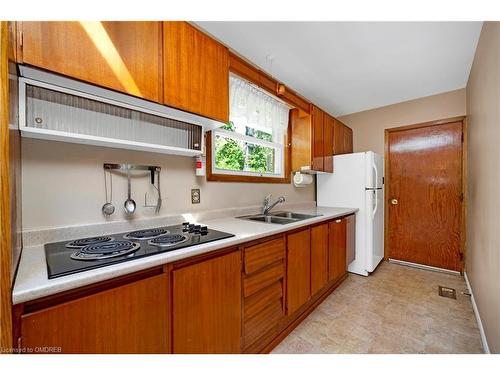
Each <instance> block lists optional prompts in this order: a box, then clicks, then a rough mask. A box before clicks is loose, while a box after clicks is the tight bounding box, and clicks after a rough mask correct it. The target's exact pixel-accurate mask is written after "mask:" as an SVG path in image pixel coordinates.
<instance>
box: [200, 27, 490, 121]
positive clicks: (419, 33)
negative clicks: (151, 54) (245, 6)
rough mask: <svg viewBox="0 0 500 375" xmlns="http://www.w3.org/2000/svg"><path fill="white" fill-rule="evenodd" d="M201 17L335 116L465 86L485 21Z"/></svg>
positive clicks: (224, 38) (234, 46) (222, 38)
mask: <svg viewBox="0 0 500 375" xmlns="http://www.w3.org/2000/svg"><path fill="white" fill-rule="evenodd" d="M196 24H197V25H199V26H200V27H201V28H202V29H204V30H206V31H207V32H208V33H210V34H212V35H213V36H215V37H216V38H217V39H219V40H220V41H222V42H223V43H224V44H226V45H227V46H228V47H230V48H231V49H233V50H234V51H236V52H237V53H239V54H240V55H242V56H243V57H245V58H247V59H248V60H250V61H252V62H253V63H254V64H256V65H257V66H259V67H260V68H262V69H263V70H265V71H267V72H268V73H271V74H272V75H273V76H274V77H276V78H277V79H278V80H280V81H282V82H284V83H285V84H287V85H288V86H290V87H291V88H292V89H294V90H295V91H297V92H299V93H300V94H302V95H303V96H305V97H306V98H307V99H309V100H310V101H312V102H313V103H315V104H317V105H318V106H319V107H321V108H323V109H324V110H326V111H328V112H330V113H331V114H333V115H337V116H340V115H344V114H348V113H353V112H359V111H363V110H367V109H371V108H377V107H381V106H385V105H389V104H394V103H399V102H402V101H406V100H411V99H415V98H420V97H424V96H428V95H433V94H438V93H441V92H446V91H450V90H456V89H459V88H463V87H465V86H466V84H467V79H468V77H469V72H470V68H471V65H472V60H473V58H474V53H475V50H476V46H477V42H478V39H479V34H480V32H481V27H482V22H196ZM269 56H272V63H271V61H270V60H269Z"/></svg>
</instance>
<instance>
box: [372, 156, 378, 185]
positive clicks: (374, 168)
mask: <svg viewBox="0 0 500 375" xmlns="http://www.w3.org/2000/svg"><path fill="white" fill-rule="evenodd" d="M372 168H373V170H374V171H375V184H373V187H375V188H376V187H378V170H377V164H375V161H374V162H373V164H372Z"/></svg>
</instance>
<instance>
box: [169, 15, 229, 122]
mask: <svg viewBox="0 0 500 375" xmlns="http://www.w3.org/2000/svg"><path fill="white" fill-rule="evenodd" d="M163 43H164V54H163V56H164V60H163V65H164V97H163V99H164V103H165V104H168V105H171V106H173V107H177V108H181V109H184V110H186V111H189V112H194V113H197V114H199V115H202V116H206V117H210V118H213V119H216V120H220V121H223V122H227V121H229V52H228V49H227V48H226V47H224V46H223V45H222V44H220V43H218V42H217V41H215V40H214V39H212V38H210V37H209V36H208V35H206V34H204V33H202V32H201V31H199V30H197V29H196V28H194V27H193V26H191V25H190V24H189V23H187V22H164V23H163Z"/></svg>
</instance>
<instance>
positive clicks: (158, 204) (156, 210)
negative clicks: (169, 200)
mask: <svg viewBox="0 0 500 375" xmlns="http://www.w3.org/2000/svg"><path fill="white" fill-rule="evenodd" d="M157 172H158V187H156V186H155V184H154V173H153V172H151V182H152V184H153V187H154V188H155V189H156V190H157V191H158V200H157V201H156V209H155V212H156V213H158V212H160V208H161V189H160V170H157Z"/></svg>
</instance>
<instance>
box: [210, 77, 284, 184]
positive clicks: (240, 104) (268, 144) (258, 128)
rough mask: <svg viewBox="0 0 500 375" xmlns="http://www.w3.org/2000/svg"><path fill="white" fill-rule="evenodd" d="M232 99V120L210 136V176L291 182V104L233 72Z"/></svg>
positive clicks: (212, 177)
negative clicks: (289, 158) (288, 170)
mask: <svg viewBox="0 0 500 375" xmlns="http://www.w3.org/2000/svg"><path fill="white" fill-rule="evenodd" d="M229 102H230V104H229V123H228V124H226V125H225V126H224V127H222V128H220V129H216V130H213V131H212V134H211V135H210V142H209V147H211V152H210V155H211V160H210V161H209V164H210V166H211V168H210V167H209V179H211V180H221V181H224V180H226V181H255V182H288V180H289V176H287V174H288V175H289V173H288V172H287V170H286V169H287V160H286V159H287V158H286V152H287V151H288V148H287V147H286V139H287V133H288V115H289V111H290V107H289V106H288V105H287V104H285V103H284V102H282V101H281V100H280V99H278V98H276V97H274V96H272V95H271V94H269V93H267V92H265V91H264V90H262V89H260V88H258V87H256V86H254V85H253V84H251V83H249V82H247V81H246V80H244V79H242V78H240V77H237V76H235V75H233V74H231V75H230V77H229ZM214 175H215V176H214ZM229 176H230V177H229ZM238 176H241V177H242V178H241V179H239V178H238ZM287 177H288V180H287Z"/></svg>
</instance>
